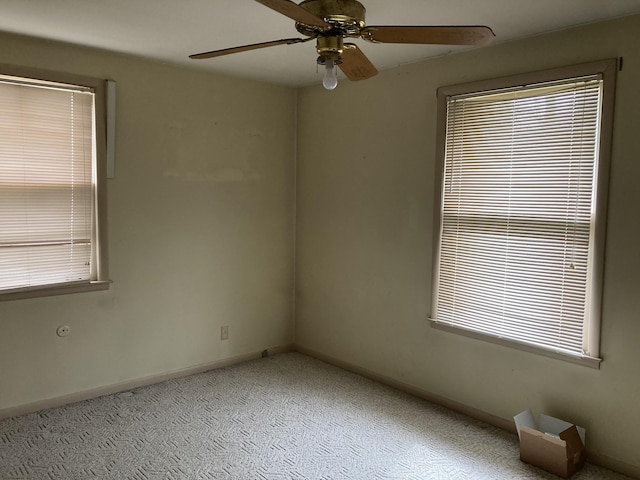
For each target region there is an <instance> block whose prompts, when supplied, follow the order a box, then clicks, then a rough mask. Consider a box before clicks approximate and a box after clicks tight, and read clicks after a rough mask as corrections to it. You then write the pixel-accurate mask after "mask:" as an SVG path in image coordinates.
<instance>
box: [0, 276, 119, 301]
mask: <svg viewBox="0 0 640 480" xmlns="http://www.w3.org/2000/svg"><path fill="white" fill-rule="evenodd" d="M110 286H111V280H96V281H94V282H88V283H65V284H59V285H44V286H42V287H37V288H29V289H19V290H18V289H16V290H9V291H6V292H5V293H0V302H3V301H9V300H22V299H26V298H38V297H51V296H54V295H67V294H70V293H83V292H96V291H99V290H109V287H110Z"/></svg>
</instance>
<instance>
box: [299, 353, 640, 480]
mask: <svg viewBox="0 0 640 480" xmlns="http://www.w3.org/2000/svg"><path fill="white" fill-rule="evenodd" d="M294 350H295V351H296V352H300V353H302V354H304V355H308V356H310V357H314V358H317V359H318V360H321V361H323V362H325V363H329V364H331V365H335V366H336V367H339V368H342V369H343V370H347V371H349V372H352V373H356V374H358V375H362V376H363V377H366V378H369V379H371V380H374V381H376V382H380V383H382V384H385V385H388V386H390V387H393V388H396V389H398V390H400V391H402V392H405V393H408V394H410V395H414V396H416V397H418V398H422V399H424V400H427V401H428V402H432V403H435V404H437V405H441V406H443V407H446V408H449V409H451V410H453V411H455V412H458V413H462V414H464V415H467V416H469V417H471V418H475V419H476V420H480V421H482V422H485V423H488V424H490V425H493V426H495V427H498V428H501V429H503V430H507V431H509V432H512V433H515V432H516V427H515V424H514V422H513V419H511V418H510V419H506V418H502V417H498V416H496V415H493V414H491V413H488V412H485V411H483V410H480V409H477V408H474V407H471V406H469V405H465V404H463V403H460V402H456V401H455V400H451V399H448V398H446V397H441V396H440V395H436V394H434V393H431V392H429V391H427V390H423V389H421V388H418V387H415V386H413V385H409V384H407V383H404V382H401V381H399V380H396V379H394V378H392V377H388V376H386V375H381V374H379V373H376V372H374V371H372V370H369V369H366V368H363V367H360V366H358V365H354V364H352V363H349V362H344V361H342V360H339V359H337V358H334V357H331V356H329V355H325V354H324V353H320V352H317V351H315V350H313V349H310V348H307V347H303V346H302V345H297V344H296V345H294ZM587 458H588V460H589V462H591V463H593V464H594V465H599V466H601V467H604V468H608V469H609V470H614V471H616V472H619V473H622V474H624V475H628V476H630V477H632V478H637V479H640V466H637V465H631V464H629V463H626V462H622V461H620V460H616V459H615V458H611V457H609V456H607V455H603V454H601V453H598V452H593V451H590V450H588V449H587Z"/></svg>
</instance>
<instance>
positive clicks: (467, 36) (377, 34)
mask: <svg viewBox="0 0 640 480" xmlns="http://www.w3.org/2000/svg"><path fill="white" fill-rule="evenodd" d="M361 35H362V38H364V39H365V40H369V41H371V42H381V43H418V44H434V45H485V44H487V43H489V42H490V41H491V40H492V39H493V37H494V36H495V35H494V33H493V30H491V29H490V28H489V27H485V26H481V25H477V26H443V27H440V26H427V27H394V26H379V27H365V28H363V29H362V32H361Z"/></svg>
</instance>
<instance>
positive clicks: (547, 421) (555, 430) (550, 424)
mask: <svg viewBox="0 0 640 480" xmlns="http://www.w3.org/2000/svg"><path fill="white" fill-rule="evenodd" d="M572 426H573V423H569V422H565V421H564V420H560V419H559V418H555V417H551V416H549V415H545V414H543V413H541V414H540V427H539V430H540V431H541V432H545V433H550V434H552V435H560V434H561V433H562V432H564V431H565V430H568V429H570V428H571V427H572ZM575 427H576V430H577V431H578V434H579V435H580V440H582V445H586V442H585V436H586V432H585V429H584V428H582V427H579V426H577V425H576V426H575Z"/></svg>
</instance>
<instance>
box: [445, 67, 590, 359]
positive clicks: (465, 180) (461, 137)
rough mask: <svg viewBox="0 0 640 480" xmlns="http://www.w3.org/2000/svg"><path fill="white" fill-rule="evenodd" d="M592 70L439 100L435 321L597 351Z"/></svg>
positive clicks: (562, 349)
mask: <svg viewBox="0 0 640 480" xmlns="http://www.w3.org/2000/svg"><path fill="white" fill-rule="evenodd" d="M602 82H603V81H602V78H601V77H600V76H599V75H593V76H587V77H581V78H573V79H569V80H563V81H557V82H552V83H544V84H536V85H529V86H526V87H518V88H511V89H505V90H498V91H489V92H483V93H480V94H478V93H475V94H466V95H458V96H451V97H449V98H448V99H447V112H446V140H445V147H444V148H445V152H444V174H443V185H442V211H441V226H440V229H441V231H440V243H439V258H438V268H437V275H436V290H435V294H436V299H435V308H434V317H435V318H434V319H435V321H436V322H438V323H441V324H445V325H450V326H454V327H459V328H462V329H467V330H471V331H473V332H479V333H481V334H486V335H489V336H493V337H497V338H500V339H506V340H510V341H515V342H520V343H524V344H528V345H532V346H535V347H539V348H542V349H548V350H552V351H554V352H559V353H563V354H569V355H575V356H587V357H597V356H598V355H599V352H598V345H597V343H598V342H594V341H593V338H594V337H597V332H596V331H595V330H596V329H599V318H598V316H599V312H597V311H595V310H596V309H595V308H593V306H594V305H593V303H592V301H591V299H592V294H593V289H594V275H593V260H594V258H593V257H594V248H593V245H594V242H593V239H594V228H595V227H594V225H595V224H594V220H595V211H596V209H595V202H596V198H595V196H596V190H597V189H596V183H597V182H596V180H597V172H598V152H599V138H600V119H601V104H602V88H603V85H602Z"/></svg>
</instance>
